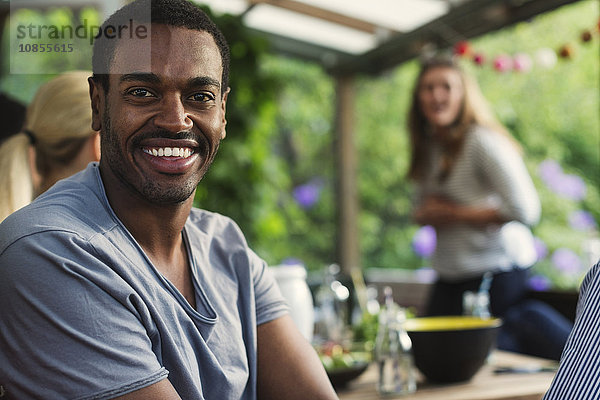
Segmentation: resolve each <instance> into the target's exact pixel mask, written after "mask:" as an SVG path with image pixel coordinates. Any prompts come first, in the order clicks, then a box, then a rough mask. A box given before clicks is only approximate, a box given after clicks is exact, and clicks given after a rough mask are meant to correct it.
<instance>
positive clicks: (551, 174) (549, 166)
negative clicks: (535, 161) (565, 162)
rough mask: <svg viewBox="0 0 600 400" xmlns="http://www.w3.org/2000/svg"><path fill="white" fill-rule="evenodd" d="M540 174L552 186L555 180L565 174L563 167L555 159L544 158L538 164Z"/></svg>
mask: <svg viewBox="0 0 600 400" xmlns="http://www.w3.org/2000/svg"><path fill="white" fill-rule="evenodd" d="M538 174H539V176H540V178H542V180H543V181H544V183H545V184H546V185H548V186H550V187H552V186H553V182H554V181H556V180H557V179H560V177H561V176H562V175H563V171H562V167H561V166H560V164H559V163H558V162H556V161H555V160H544V161H542V162H541V163H540V165H539V166H538Z"/></svg>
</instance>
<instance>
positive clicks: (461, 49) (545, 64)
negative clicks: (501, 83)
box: [453, 19, 600, 73]
mask: <svg viewBox="0 0 600 400" xmlns="http://www.w3.org/2000/svg"><path fill="white" fill-rule="evenodd" d="M599 33H600V19H599V20H598V25H597V26H596V27H595V28H594V29H586V30H584V31H583V32H581V35H580V36H579V40H580V41H581V43H583V44H589V42H591V41H593V40H594V36H599ZM453 52H454V54H455V55H456V56H458V57H461V58H465V59H468V60H471V61H472V62H473V63H474V64H475V65H477V66H479V67H483V66H486V65H489V66H491V67H492V68H493V69H494V70H495V71H497V72H499V73H507V72H517V73H526V72H529V71H531V70H532V69H533V67H534V66H536V67H539V68H542V69H550V68H553V67H554V66H555V65H556V63H557V61H558V59H559V58H560V59H563V60H571V59H573V58H574V57H575V56H576V52H575V47H574V46H573V44H572V43H565V44H563V45H562V46H559V47H558V48H557V49H555V50H553V49H551V48H548V47H543V48H540V49H537V50H536V51H534V52H533V54H531V55H530V54H528V53H525V52H517V53H515V54H512V55H510V54H498V55H494V56H492V55H487V54H485V53H483V52H481V51H479V50H478V51H475V50H474V49H473V47H472V45H471V43H470V42H468V41H466V40H463V41H460V42H458V43H456V44H455V45H454V48H453Z"/></svg>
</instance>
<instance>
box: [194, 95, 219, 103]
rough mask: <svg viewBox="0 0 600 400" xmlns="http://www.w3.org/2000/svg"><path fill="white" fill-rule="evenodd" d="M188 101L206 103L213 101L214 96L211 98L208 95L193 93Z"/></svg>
mask: <svg viewBox="0 0 600 400" xmlns="http://www.w3.org/2000/svg"><path fill="white" fill-rule="evenodd" d="M189 99H190V100H193V101H200V102H203V103H206V102H208V101H213V100H214V99H215V96H213V95H212V94H210V93H194V94H193V95H191V96H190V97H189Z"/></svg>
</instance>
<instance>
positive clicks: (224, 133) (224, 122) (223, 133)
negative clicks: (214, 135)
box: [221, 87, 231, 140]
mask: <svg viewBox="0 0 600 400" xmlns="http://www.w3.org/2000/svg"><path fill="white" fill-rule="evenodd" d="M230 91H231V88H230V87H228V88H227V90H226V91H225V94H223V100H221V108H222V110H221V111H222V112H223V119H222V120H221V123H222V125H223V128H222V129H223V130H222V131H221V140H223V139H225V137H226V136H227V130H226V128H227V117H226V116H225V114H226V111H227V96H228V95H229V92H230Z"/></svg>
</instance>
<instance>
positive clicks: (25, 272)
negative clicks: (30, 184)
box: [0, 163, 288, 400]
mask: <svg viewBox="0 0 600 400" xmlns="http://www.w3.org/2000/svg"><path fill="white" fill-rule="evenodd" d="M132 207H135V205H134V204H133V205H132ZM183 235H184V239H185V242H186V245H187V249H188V254H189V261H190V265H191V270H192V274H193V284H194V289H195V293H196V310H194V309H193V308H192V307H191V306H190V304H189V303H188V302H187V301H186V300H185V299H184V297H183V296H182V295H181V293H180V292H179V291H178V290H177V289H176V288H175V287H174V286H173V285H172V284H171V283H170V282H169V281H168V280H166V279H165V278H164V277H163V276H162V275H161V274H160V273H159V272H158V271H157V270H156V269H155V268H154V267H153V265H152V264H151V262H150V261H149V259H148V258H147V257H146V256H145V254H144V252H143V251H142V249H141V248H140V246H139V245H138V244H137V243H136V241H135V240H134V239H133V237H132V236H131V235H130V233H129V232H128V231H127V230H126V229H125V227H124V226H123V225H122V223H121V222H120V221H119V219H118V218H117V217H116V215H115V214H114V212H113V211H112V209H111V208H110V205H109V203H108V200H107V198H106V195H105V193H104V188H103V185H102V181H101V177H100V173H99V170H98V165H97V164H96V163H92V164H90V165H89V166H88V168H87V169H86V170H84V171H83V172H81V173H79V174H77V175H75V176H73V177H71V178H69V179H66V180H63V181H61V182H59V183H58V184H57V185H55V186H54V187H53V188H52V189H50V190H49V191H48V192H46V193H45V194H44V195H42V196H40V197H39V198H38V199H37V200H36V201H34V202H33V203H32V204H31V205H29V206H27V207H26V208H24V209H22V210H20V211H17V212H16V213H15V214H13V215H12V216H10V217H9V218H7V219H6V220H5V221H4V222H3V223H2V224H0V385H1V386H2V388H3V389H4V390H5V391H6V394H7V395H8V397H9V398H15V399H28V398H44V399H59V398H60V399H75V398H77V399H107V398H112V397H115V396H119V395H122V394H125V393H128V392H131V391H134V390H137V389H139V388H142V387H145V386H148V385H150V384H153V383H155V382H158V381H160V380H162V379H164V378H165V377H167V376H168V378H169V380H170V381H171V383H172V384H173V386H174V387H175V389H176V390H177V391H178V393H179V395H180V396H181V397H182V398H183V399H218V400H223V399H254V398H256V330H257V325H260V324H262V323H265V322H268V321H270V320H273V319H275V318H278V317H280V316H282V315H283V314H285V313H287V310H288V308H287V305H286V304H285V301H284V299H283V297H282V296H281V293H280V292H279V289H278V287H277V285H276V283H275V280H274V279H273V277H272V276H271V274H270V273H269V271H268V268H267V266H266V264H265V262H264V261H263V260H261V259H260V258H259V257H258V256H257V255H256V254H255V253H254V252H253V251H252V250H251V249H249V248H248V245H247V243H246V241H245V239H244V237H243V235H242V233H241V232H240V230H239V228H238V227H237V225H236V224H235V223H234V222H233V221H231V220H230V219H228V218H226V217H224V216H222V215H219V214H215V213H211V212H207V211H203V210H199V209H193V210H192V212H191V215H190V217H189V218H188V220H187V222H186V224H185V228H184V230H183Z"/></svg>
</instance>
